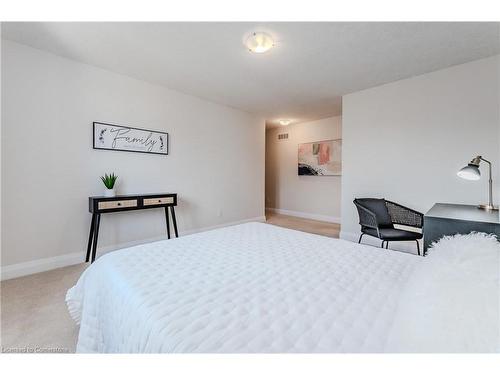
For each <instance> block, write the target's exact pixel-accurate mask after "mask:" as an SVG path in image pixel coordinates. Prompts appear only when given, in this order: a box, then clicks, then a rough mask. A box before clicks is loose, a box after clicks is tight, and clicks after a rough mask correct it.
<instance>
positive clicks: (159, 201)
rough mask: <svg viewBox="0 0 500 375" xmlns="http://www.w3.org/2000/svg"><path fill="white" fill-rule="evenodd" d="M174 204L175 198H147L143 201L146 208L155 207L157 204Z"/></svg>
mask: <svg viewBox="0 0 500 375" xmlns="http://www.w3.org/2000/svg"><path fill="white" fill-rule="evenodd" d="M172 203H174V197H159V198H145V199H144V201H143V205H144V206H155V205H157V204H172Z"/></svg>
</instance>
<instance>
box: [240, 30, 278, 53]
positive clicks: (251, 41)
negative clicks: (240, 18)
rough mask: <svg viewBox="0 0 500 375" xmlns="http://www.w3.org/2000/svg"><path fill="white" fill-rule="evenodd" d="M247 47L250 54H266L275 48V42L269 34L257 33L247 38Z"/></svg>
mask: <svg viewBox="0 0 500 375" xmlns="http://www.w3.org/2000/svg"><path fill="white" fill-rule="evenodd" d="M245 45H246V46H247V48H248V50H249V51H250V52H255V53H264V52H267V51H269V50H270V49H271V48H273V47H274V40H273V38H272V37H271V35H269V34H267V33H263V32H255V33H252V34H251V35H250V36H249V37H248V38H247V40H246V42H245Z"/></svg>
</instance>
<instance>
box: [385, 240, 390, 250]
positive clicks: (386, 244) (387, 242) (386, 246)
mask: <svg viewBox="0 0 500 375" xmlns="http://www.w3.org/2000/svg"><path fill="white" fill-rule="evenodd" d="M388 246H389V241H385V248H386V249H387V248H388Z"/></svg>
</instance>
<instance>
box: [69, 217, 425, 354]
mask: <svg viewBox="0 0 500 375" xmlns="http://www.w3.org/2000/svg"><path fill="white" fill-rule="evenodd" d="M423 260H424V258H423V257H418V256H414V255H410V254H405V253H400V252H395V251H390V250H385V249H378V248H374V247H370V246H365V245H358V244H355V243H351V242H348V241H344V240H337V239H332V238H327V237H323V236H318V235H314V234H308V233H303V232H298V231H294V230H289V229H284V228H279V227H276V226H272V225H268V224H264V223H247V224H242V225H236V226H231V227H226V228H222V229H217V230H213V231H208V232H203V233H198V234H193V235H190V236H185V237H180V238H176V239H172V240H165V241H158V242H153V243H149V244H145V245H140V246H135V247H131V248H127V249H123V250H118V251H115V252H112V253H108V254H106V255H104V256H102V257H100V258H99V259H98V260H97V261H96V262H95V263H94V264H92V265H91V266H90V267H89V268H88V269H86V270H85V272H84V273H83V274H82V276H81V277H80V279H79V281H78V282H77V284H76V285H75V286H74V287H73V288H71V289H70V290H69V291H68V294H67V304H68V309H69V311H70V314H71V316H72V317H73V318H74V319H75V321H76V322H77V323H78V324H80V331H79V337H78V343H77V352H90V353H179V352H182V353H186V352H199V353H200V352H201V353H215V352H219V353H276V352H279V353H285V352H299V353H313V352H328V353H332V352H384V351H387V340H388V337H389V333H390V332H391V329H392V328H393V325H394V321H395V316H396V315H397V314H396V311H397V309H398V303H399V301H400V299H401V298H402V292H403V291H404V290H405V285H407V284H408V279H409V278H410V277H411V275H412V274H413V273H414V272H415V269H416V268H417V267H418V265H419V264H421V263H422V262H423Z"/></svg>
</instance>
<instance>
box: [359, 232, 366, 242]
mask: <svg viewBox="0 0 500 375" xmlns="http://www.w3.org/2000/svg"><path fill="white" fill-rule="evenodd" d="M364 235H365V234H364V233H361V236H359V240H358V243H361V239H362V238H363V236H364Z"/></svg>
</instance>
